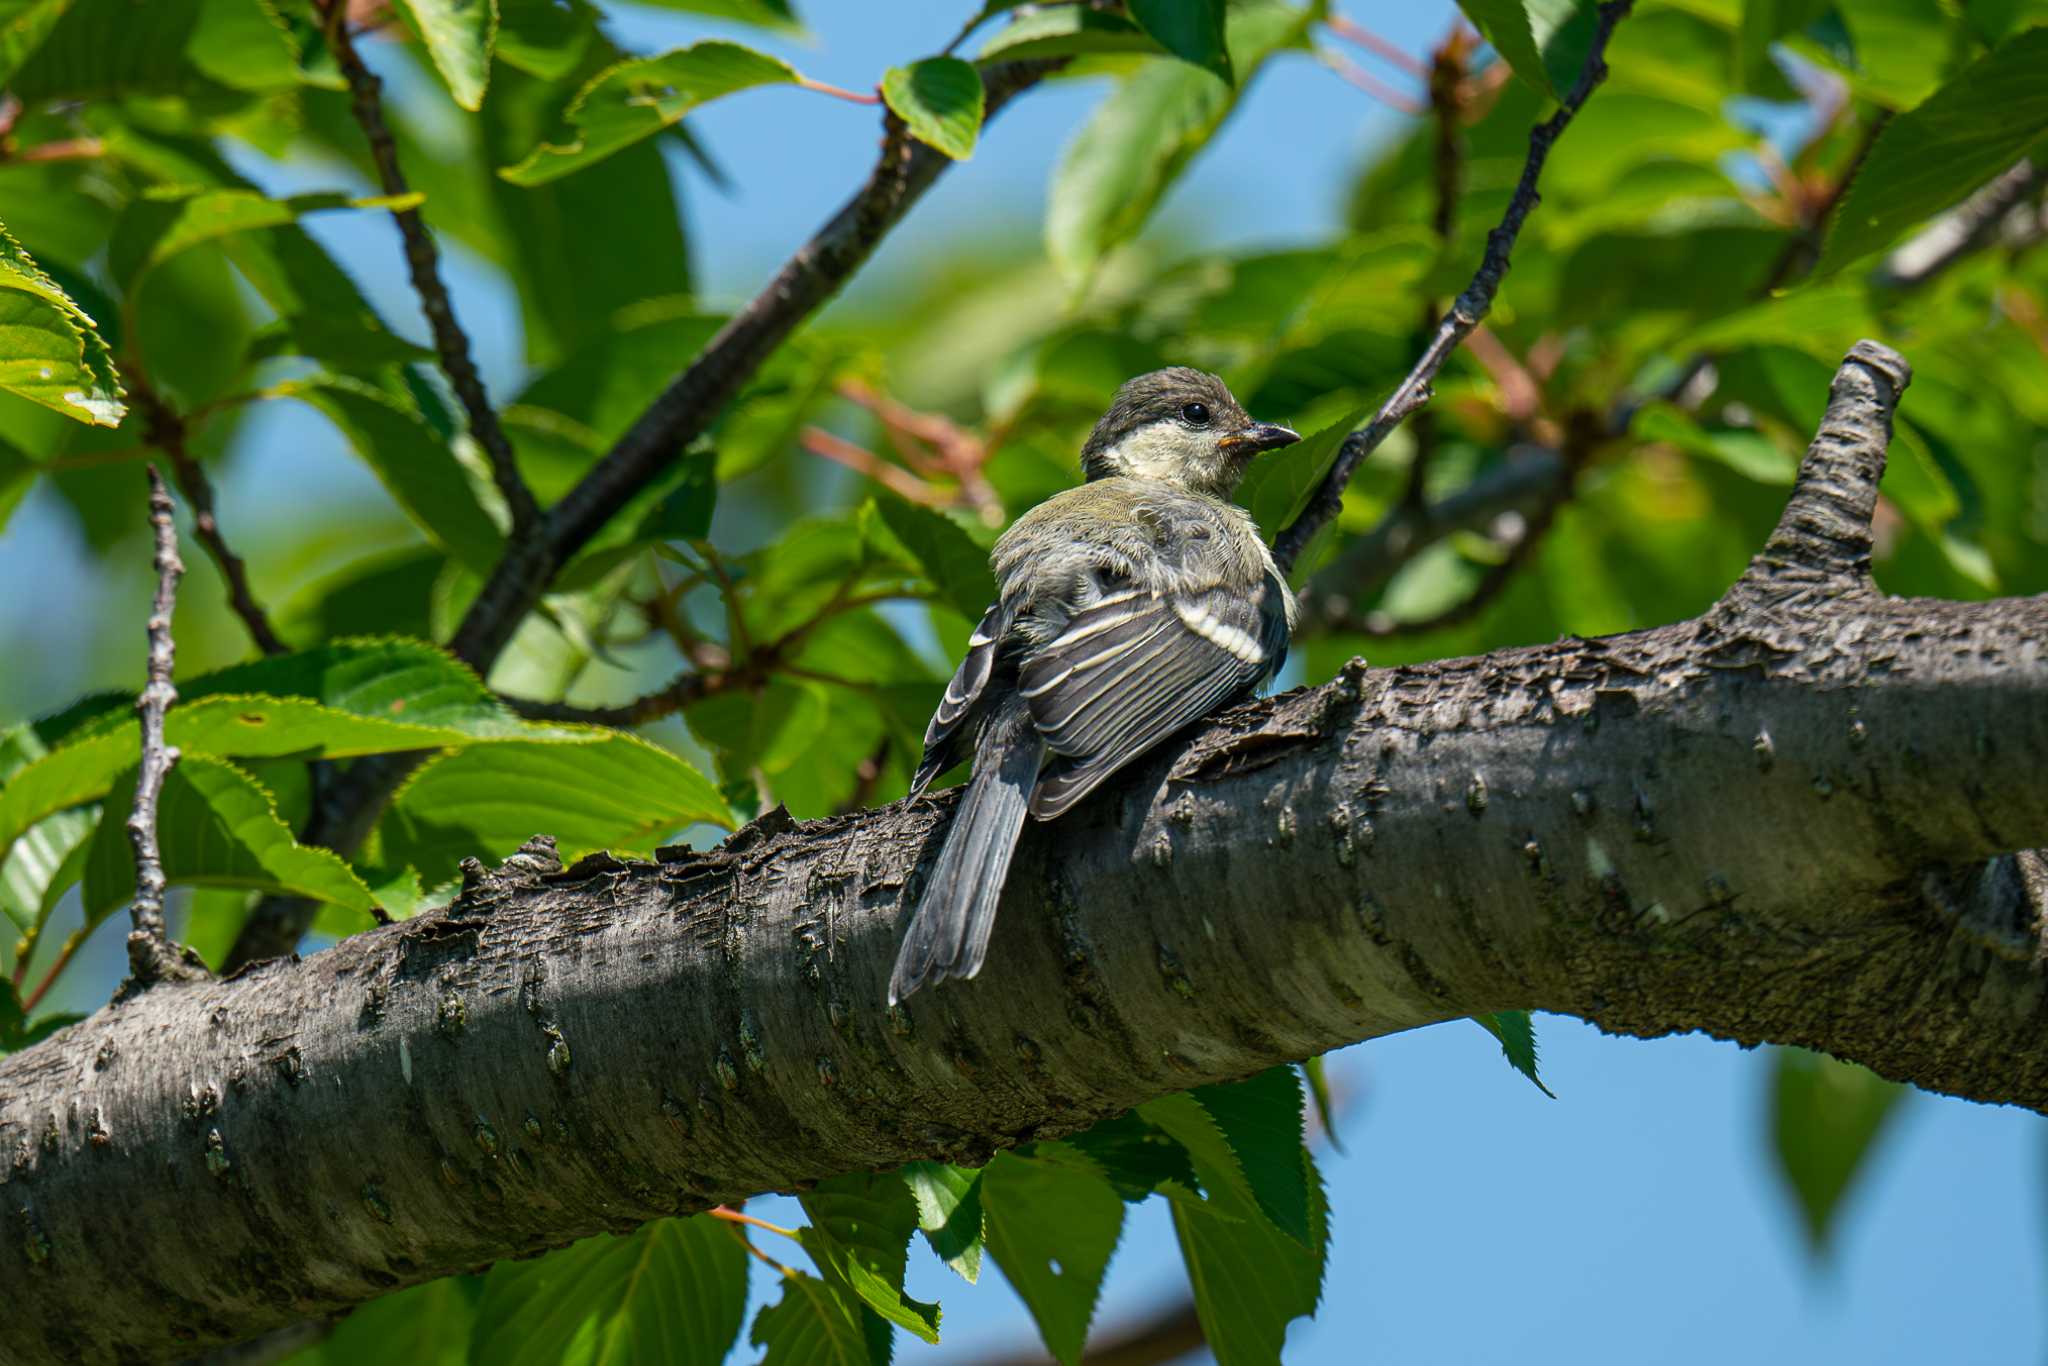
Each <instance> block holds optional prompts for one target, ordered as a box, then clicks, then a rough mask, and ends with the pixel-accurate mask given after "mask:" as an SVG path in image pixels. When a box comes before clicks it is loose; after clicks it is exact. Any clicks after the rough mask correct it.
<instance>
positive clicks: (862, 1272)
mask: <svg viewBox="0 0 2048 1366" xmlns="http://www.w3.org/2000/svg"><path fill="white" fill-rule="evenodd" d="M802 1203H803V1207H804V1212H805V1213H806V1214H808V1215H810V1217H811V1224H810V1227H808V1228H805V1229H800V1230H798V1235H797V1236H798V1239H799V1241H801V1242H802V1243H803V1247H804V1251H805V1252H808V1253H809V1254H810V1255H811V1260H812V1261H813V1262H814V1263H816V1264H817V1267H818V1270H819V1271H820V1272H821V1273H823V1274H824V1276H825V1278H826V1279H827V1280H835V1279H836V1280H838V1281H840V1282H843V1283H844V1285H845V1286H846V1288H847V1289H849V1290H850V1291H852V1293H853V1294H854V1295H855V1296H857V1297H858V1298H859V1300H860V1302H861V1303H862V1304H863V1305H864V1306H866V1308H867V1310H869V1311H871V1312H872V1313H874V1314H876V1315H878V1316H879V1317H880V1318H881V1319H882V1320H883V1322H881V1323H877V1324H870V1325H868V1326H867V1329H866V1332H867V1336H868V1337H869V1342H870V1350H871V1351H872V1352H873V1355H874V1356H875V1357H876V1358H877V1359H878V1360H879V1359H884V1358H886V1357H887V1356H888V1355H889V1329H888V1327H887V1325H888V1324H892V1323H893V1324H895V1325H896V1326H897V1327H899V1328H905V1329H908V1330H909V1331H910V1332H912V1333H914V1334H916V1335H917V1336H918V1337H920V1338H923V1339H924V1340H925V1341H926V1342H933V1343H935V1342H937V1341H938V1340H939V1306H937V1305H936V1304H926V1303H924V1302H923V1301H922V1300H914V1299H911V1298H910V1297H909V1296H908V1295H905V1294H904V1293H903V1273H904V1268H905V1267H906V1266H907V1264H908V1261H909V1257H908V1251H907V1245H908V1244H909V1242H910V1236H911V1234H913V1233H915V1232H916V1231H917V1226H918V1211H917V1203H916V1201H915V1200H913V1199H912V1198H911V1193H910V1188H909V1187H908V1186H907V1185H905V1184H904V1182H903V1181H902V1180H901V1179H899V1178H898V1177H897V1176H896V1175H895V1174H894V1173H890V1172H881V1173H859V1174H855V1175H852V1176H841V1177H835V1178H833V1179H832V1180H829V1181H825V1182H821V1183H820V1184H819V1185H818V1186H817V1188H816V1189H814V1190H812V1191H810V1192H809V1193H807V1194H806V1195H805V1196H804V1197H803V1201H802Z"/></svg>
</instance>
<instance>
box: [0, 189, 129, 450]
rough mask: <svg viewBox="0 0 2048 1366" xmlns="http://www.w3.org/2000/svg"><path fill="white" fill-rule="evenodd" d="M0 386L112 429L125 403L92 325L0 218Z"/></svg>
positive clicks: (108, 355)
mask: <svg viewBox="0 0 2048 1366" xmlns="http://www.w3.org/2000/svg"><path fill="white" fill-rule="evenodd" d="M0 389H4V390H7V391H9V392H12V393H16V394H20V395H21V396H22V397H23V398H25V399H28V400H29V401H30V402H32V403H40V404H41V405H42V406H44V407H45V408H49V409H51V410H53V411H55V412H59V413H62V414H64V416H66V417H68V418H71V419H73V420H74V421H78V422H86V423H91V424H93V425H95V426H100V427H118V426H119V425H120V424H121V419H122V417H123V416H124V415H125V414H126V413H127V411H128V409H127V406H126V405H125V404H123V403H122V402H121V393H122V391H121V379H120V376H119V375H117V374H116V373H115V372H114V358H113V356H112V354H111V353H110V352H109V351H108V350H107V344H106V342H105V341H104V340H102V339H101V337H100V333H99V328H98V326H97V325H96V324H95V323H94V322H93V320H92V319H91V318H90V317H88V316H87V315H86V312H85V310H84V309H82V308H80V307H79V306H78V305H77V304H75V303H73V302H72V301H71V296H70V295H68V294H66V293H65V292H64V291H63V290H62V289H59V288H58V287H57V282H56V281H54V280H52V279H51V278H50V277H49V276H48V275H46V274H44V273H43V271H42V269H41V268H40V267H38V266H37V265H36V263H35V262H34V261H33V260H31V259H30V257H29V254H28V253H27V252H26V251H23V250H22V248H21V245H20V244H19V243H17V242H16V241H15V240H14V239H13V238H12V237H9V236H8V235H7V228H6V225H5V224H0Z"/></svg>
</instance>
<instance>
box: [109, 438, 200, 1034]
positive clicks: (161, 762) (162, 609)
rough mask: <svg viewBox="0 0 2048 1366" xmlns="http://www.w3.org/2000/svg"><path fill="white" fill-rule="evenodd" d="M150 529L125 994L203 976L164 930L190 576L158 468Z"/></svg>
mask: <svg viewBox="0 0 2048 1366" xmlns="http://www.w3.org/2000/svg"><path fill="white" fill-rule="evenodd" d="M149 525H150V528H151V530H152V531H153V532H154V533H155V537H156V597H155V599H154V600H153V601H152V602H151V603H150V607H149V681H148V682H147V683H146V684H144V685H143V689H142V693H141V695H140V696H138V697H137V698H136V699H135V710H136V711H137V712H138V713H140V714H141V716H142V763H141V767H140V768H139V769H138V770H137V773H136V777H135V804H134V806H133V808H132V809H131V810H130V811H129V814H128V843H129V846H130V847H131V848H133V849H134V851H135V900H134V902H133V903H132V904H131V905H130V906H129V908H128V915H129V919H130V922H131V923H132V924H133V926H134V928H133V929H131V930H130V931H129V932H128V970H129V978H128V981H127V983H126V984H125V985H124V986H123V987H122V989H121V990H122V993H123V994H124V995H128V994H133V993H135V992H139V991H143V990H145V989H147V988H149V987H151V986H154V985H155V984H156V983H158V982H161V981H178V980H189V979H191V978H193V977H195V976H198V977H204V976H205V975H206V974H205V971H204V969H198V970H197V971H195V966H194V965H195V963H196V960H194V959H193V957H192V955H191V954H190V953H189V952H185V951H181V950H180V949H179V948H177V947H176V946H174V945H173V944H172V943H171V942H170V936H169V935H168V934H167V933H166V932H165V929H164V888H165V886H166V883H165V879H164V858H163V852H162V850H160V849H159V848H158V847H157V838H156V819H157V801H158V799H159V798H161V797H162V795H163V790H164V779H165V777H167V776H168V775H169V774H170V771H171V769H172V768H173V767H174V766H175V765H176V764H177V762H178V748H177V746H175V745H169V744H166V743H164V713H165V712H167V711H169V710H170V709H171V704H172V703H173V702H176V701H177V700H178V690H177V688H175V687H173V686H172V684H171V669H172V666H173V663H174V662H175V660H176V659H177V653H178V646H177V641H176V640H175V639H174V638H173V637H172V635H171V613H172V611H173V610H174V609H175V608H176V606H177V602H178V579H179V577H180V576H181V575H183V574H184V572H185V566H184V564H183V563H182V562H181V561H180V560H179V559H178V528H177V525H176V523H174V522H173V521H172V520H171V495H170V491H169V490H168V489H166V488H165V487H164V480H163V476H162V475H160V474H158V473H157V472H156V466H154V465H151V466H150V467H149Z"/></svg>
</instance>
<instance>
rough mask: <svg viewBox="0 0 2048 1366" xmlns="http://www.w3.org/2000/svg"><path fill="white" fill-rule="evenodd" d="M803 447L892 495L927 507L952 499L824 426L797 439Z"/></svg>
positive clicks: (939, 506)
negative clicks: (872, 481)
mask: <svg viewBox="0 0 2048 1366" xmlns="http://www.w3.org/2000/svg"><path fill="white" fill-rule="evenodd" d="M797 440H798V442H799V443H800V444H801V445H802V446H803V448H804V449H805V450H807V451H809V452H810V453H811V454H812V455H815V456H817V457H819V458H820V459H823V460H830V461H831V462H832V463H833V464H835V465H843V466H845V467H846V468H847V469H850V470H852V471H853V472H854V473H856V474H860V475H865V476H866V477H867V478H869V479H872V480H874V481H875V482H876V483H878V484H881V485H882V486H883V487H885V488H887V489H888V490H889V491H890V492H892V493H894V494H896V495H898V496H899V497H902V498H906V499H908V500H909V501H911V502H913V503H922V504H924V505H925V506H926V507H932V508H942V507H945V506H946V505H947V504H948V503H950V502H952V501H953V500H952V499H950V498H948V497H947V496H946V495H945V494H943V493H941V492H939V491H938V490H937V489H935V488H933V487H932V486H931V485H930V484H927V483H925V481H924V480H922V479H920V478H918V477H917V476H916V475H914V474H912V473H910V472H909V471H908V470H904V469H899V468H898V467H896V466H895V465H892V464H890V463H889V462H888V461H886V460H884V459H882V457H881V456H879V455H876V454H875V453H874V452H873V451H871V450H869V449H868V448H867V447H865V446H862V445H859V444H857V443H855V442H852V441H848V440H847V439H846V438H845V437H843V436H837V435H835V434H833V433H831V432H828V431H826V430H825V429H824V428H823V427H806V428H804V429H803V431H802V433H801V434H799V436H798V437H797Z"/></svg>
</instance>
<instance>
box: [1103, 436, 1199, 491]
mask: <svg viewBox="0 0 2048 1366" xmlns="http://www.w3.org/2000/svg"><path fill="white" fill-rule="evenodd" d="M1195 440H1196V439H1195V438H1190V437H1189V436H1188V435H1187V433H1185V432H1183V431H1181V430H1180V428H1178V427H1176V426H1175V425H1174V424H1173V423H1171V422H1153V423H1148V424H1147V425H1145V426H1143V427H1140V428H1138V430H1137V431H1135V432H1132V433H1131V434H1130V435H1129V436H1127V437H1125V438H1124V439H1123V440H1121V441H1119V442H1117V443H1116V444H1115V445H1114V446H1111V447H1110V448H1109V449H1108V450H1106V451H1104V452H1103V453H1102V454H1103V459H1104V460H1105V461H1106V462H1107V463H1109V464H1110V465H1112V466H1113V467H1115V468H1117V469H1119V470H1121V471H1122V472H1123V473H1125V474H1130V475H1135V476H1137V477H1138V478H1140V479H1178V478H1182V477H1184V476H1185V475H1186V474H1187V470H1188V458H1189V457H1190V456H1191V455H1194V454H1196V452H1195V450H1193V449H1191V447H1193V445H1194V444H1195Z"/></svg>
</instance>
